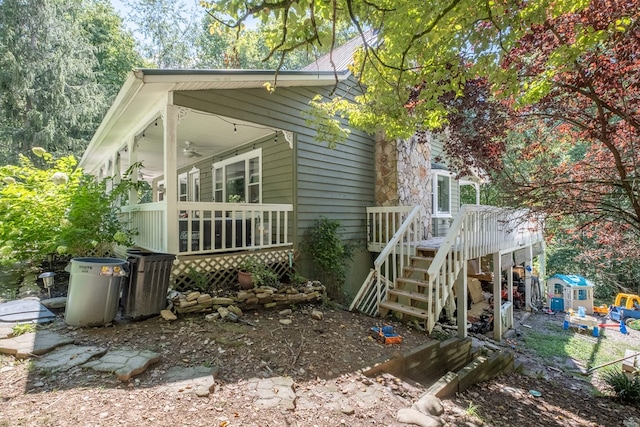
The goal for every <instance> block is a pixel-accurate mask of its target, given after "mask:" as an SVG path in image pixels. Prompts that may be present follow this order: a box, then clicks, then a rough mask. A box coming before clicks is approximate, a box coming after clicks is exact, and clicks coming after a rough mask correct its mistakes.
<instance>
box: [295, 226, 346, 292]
mask: <svg viewBox="0 0 640 427" xmlns="http://www.w3.org/2000/svg"><path fill="white" fill-rule="evenodd" d="M339 228H340V222H339V221H337V220H333V219H329V218H326V217H320V218H318V219H317V220H316V221H315V223H314V225H313V227H311V228H310V229H309V230H308V231H307V235H306V238H305V243H304V246H305V248H306V252H307V253H308V254H309V256H311V258H312V259H313V263H314V266H315V267H316V268H317V269H318V270H319V271H320V274H321V275H322V276H323V280H322V282H323V283H324V284H325V286H326V287H327V293H328V294H329V296H330V297H331V298H334V299H336V300H341V299H342V298H341V296H342V287H343V285H344V282H345V280H346V278H347V274H348V272H349V266H350V264H351V260H352V259H353V248H351V247H350V246H349V245H347V244H345V243H344V242H343V241H342V240H341V238H340V235H339V233H338V230H339Z"/></svg>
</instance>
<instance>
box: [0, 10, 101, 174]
mask: <svg viewBox="0 0 640 427" xmlns="http://www.w3.org/2000/svg"><path fill="white" fill-rule="evenodd" d="M82 13H83V10H82V2H68V1H64V0H4V1H2V2H0V28H2V31H0V164H9V163H17V162H18V161H19V159H18V154H22V155H25V156H31V149H32V148H33V147H43V148H45V149H46V150H47V151H49V152H51V153H55V154H57V155H59V156H64V155H68V154H80V153H82V151H83V150H84V148H85V146H86V141H88V140H89V139H90V138H91V135H92V134H93V132H94V130H95V128H96V127H97V124H98V122H99V120H100V118H101V117H102V114H103V113H104V112H105V111H106V108H107V103H106V98H105V90H104V88H103V87H101V86H100V85H99V84H98V82H97V78H96V75H95V71H94V70H95V69H96V68H97V67H98V63H97V61H96V58H95V56H94V47H93V46H92V45H91V44H90V43H89V41H88V40H87V38H86V37H85V32H84V31H85V30H84V28H83V27H82V22H83V21H82V20H81V19H79V17H80V15H81V14H82Z"/></svg>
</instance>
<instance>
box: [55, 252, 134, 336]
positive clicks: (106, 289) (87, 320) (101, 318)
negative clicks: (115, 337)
mask: <svg viewBox="0 0 640 427" xmlns="http://www.w3.org/2000/svg"><path fill="white" fill-rule="evenodd" d="M127 264H128V263H127V261H126V260H124V259H119V258H73V259H72V260H71V264H70V265H69V266H68V267H67V270H68V271H69V273H70V276H69V290H68V295H67V306H66V308H65V311H64V321H65V323H66V324H67V325H72V326H100V325H106V324H107V323H110V322H111V321H113V319H115V317H116V314H117V313H118V306H119V304H118V303H119V301H120V286H121V285H122V281H123V279H124V278H125V277H126V276H127V270H128V266H127Z"/></svg>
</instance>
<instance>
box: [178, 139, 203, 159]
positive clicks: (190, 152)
mask: <svg viewBox="0 0 640 427" xmlns="http://www.w3.org/2000/svg"><path fill="white" fill-rule="evenodd" d="M182 155H183V156H184V157H202V154H200V153H199V152H198V151H197V150H196V149H195V148H193V147H192V146H191V141H185V142H184V148H183V149H182Z"/></svg>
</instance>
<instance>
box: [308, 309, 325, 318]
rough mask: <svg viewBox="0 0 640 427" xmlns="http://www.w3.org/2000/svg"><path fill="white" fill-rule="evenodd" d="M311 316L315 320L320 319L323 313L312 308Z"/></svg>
mask: <svg viewBox="0 0 640 427" xmlns="http://www.w3.org/2000/svg"><path fill="white" fill-rule="evenodd" d="M311 318H312V319H316V320H322V319H324V313H323V312H321V311H320V310H313V311H311Z"/></svg>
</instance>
